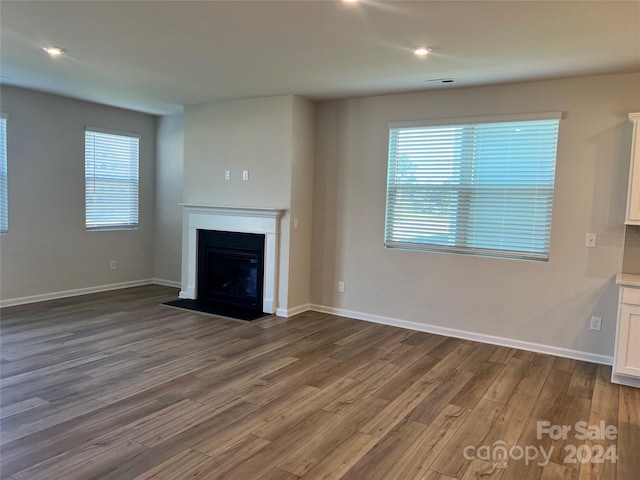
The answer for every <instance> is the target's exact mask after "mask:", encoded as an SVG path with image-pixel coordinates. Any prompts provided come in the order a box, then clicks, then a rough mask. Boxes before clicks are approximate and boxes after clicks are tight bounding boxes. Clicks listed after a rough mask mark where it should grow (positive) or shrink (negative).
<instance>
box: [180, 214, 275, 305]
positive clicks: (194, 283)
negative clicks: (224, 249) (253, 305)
mask: <svg viewBox="0 0 640 480" xmlns="http://www.w3.org/2000/svg"><path fill="white" fill-rule="evenodd" d="M182 206H183V207H184V217H183V237H182V285H181V287H182V288H181V290H180V295H179V296H180V298H181V299H185V300H186V299H191V300H195V299H196V298H197V297H198V295H199V290H200V288H199V283H200V279H199V278H198V272H199V269H198V238H199V232H201V231H205V230H217V231H220V232H227V233H251V234H257V235H260V236H262V237H263V265H264V266H263V268H264V270H263V275H262V282H263V283H262V295H263V296H262V312H264V313H275V312H276V310H277V308H278V306H277V301H278V285H279V280H278V266H279V256H278V245H279V242H280V240H279V228H280V218H281V216H282V215H283V214H284V212H285V211H284V210H281V209H277V208H251V207H219V206H213V205H193V204H183V205H182ZM256 273H257V272H256ZM256 288H257V287H256ZM258 290H259V289H258Z"/></svg>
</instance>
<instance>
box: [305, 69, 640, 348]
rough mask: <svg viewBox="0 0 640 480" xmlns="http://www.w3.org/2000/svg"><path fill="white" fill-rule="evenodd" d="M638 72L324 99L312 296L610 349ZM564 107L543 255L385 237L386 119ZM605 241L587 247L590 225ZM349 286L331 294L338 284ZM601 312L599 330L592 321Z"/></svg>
mask: <svg viewBox="0 0 640 480" xmlns="http://www.w3.org/2000/svg"><path fill="white" fill-rule="evenodd" d="M638 108H640V75H639V74H627V75H615V76H599V77H590V78H578V79H566V80H558V81H545V82H535V83H523V84H514V85H503V86H493V87H484V88H469V89H453V90H449V91H446V90H440V91H433V92H423V93H414V94H402V95H388V96H381V97H370V98H360V99H349V100H344V101H331V102H324V103H321V104H319V105H318V106H317V128H316V157H315V184H314V212H313V216H314V224H313V257H312V258H313V259H312V285H311V301H312V303H313V304H317V305H323V306H328V307H334V308H339V309H344V310H349V311H352V312H359V313H364V314H373V315H381V316H386V317H391V318H394V319H400V320H408V321H412V322H418V323H423V324H429V325H435V326H443V327H448V328H454V329H460V330H465V331H470V332H477V333H481V334H487V335H496V336H501V337H508V338H512V339H520V340H523V341H528V342H536V343H541V344H546V345H551V346H556V347H560V348H567V349H572V350H578V351H584V352H590V353H595V354H603V355H612V353H613V345H614V341H613V337H614V332H615V320H616V302H617V287H616V286H615V284H614V276H615V274H616V272H617V271H618V269H619V267H620V261H621V247H622V233H623V226H622V224H623V221H624V211H625V201H626V189H627V175H628V173H627V172H628V170H627V169H628V165H629V152H630V143H631V124H630V123H629V122H628V120H627V113H628V112H630V111H637V110H638ZM544 111H563V112H564V114H565V115H564V119H563V120H562V122H561V126H560V140H559V146H558V159H557V169H556V188H555V197H554V210H553V225H552V233H551V252H550V261H549V262H548V263H536V262H524V261H516V260H500V259H492V258H481V257H472V256H464V255H448V254H438V253H423V252H408V251H400V250H388V249H385V248H384V247H383V235H384V217H385V196H386V164H387V144H388V127H387V124H388V123H389V122H399V121H408V120H420V119H436V118H437V119H441V118H447V117H467V116H483V115H500V114H514V113H529V112H544ZM587 232H596V233H597V234H598V247H597V248H595V249H587V248H585V247H584V240H585V233H587ZM340 280H342V281H344V282H345V292H344V293H342V294H338V293H336V284H337V282H338V281H340ZM591 315H597V316H601V317H603V327H602V331H601V332H592V331H589V329H588V324H589V319H590V316H591Z"/></svg>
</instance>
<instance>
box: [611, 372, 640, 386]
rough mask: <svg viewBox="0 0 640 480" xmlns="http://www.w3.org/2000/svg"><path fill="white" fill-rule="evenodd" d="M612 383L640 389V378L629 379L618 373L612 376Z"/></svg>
mask: <svg viewBox="0 0 640 480" xmlns="http://www.w3.org/2000/svg"><path fill="white" fill-rule="evenodd" d="M611 382H612V383H617V384H619V385H626V386H627V387H635V388H640V378H633V377H627V376H626V375H618V374H617V373H612V374H611Z"/></svg>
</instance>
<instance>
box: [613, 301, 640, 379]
mask: <svg viewBox="0 0 640 480" xmlns="http://www.w3.org/2000/svg"><path fill="white" fill-rule="evenodd" d="M615 371H616V372H617V373H620V374H622V375H630V376H633V377H638V378H640V306H637V305H622V306H621V307H620V329H619V331H618V352H617V355H616V366H615Z"/></svg>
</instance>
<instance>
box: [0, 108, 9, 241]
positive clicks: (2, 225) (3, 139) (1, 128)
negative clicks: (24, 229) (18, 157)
mask: <svg viewBox="0 0 640 480" xmlns="http://www.w3.org/2000/svg"><path fill="white" fill-rule="evenodd" d="M8 200H9V199H8V190H7V118H6V117H5V116H2V115H0V234H3V233H7V231H8V230H9V208H8V207H9V203H8Z"/></svg>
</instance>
